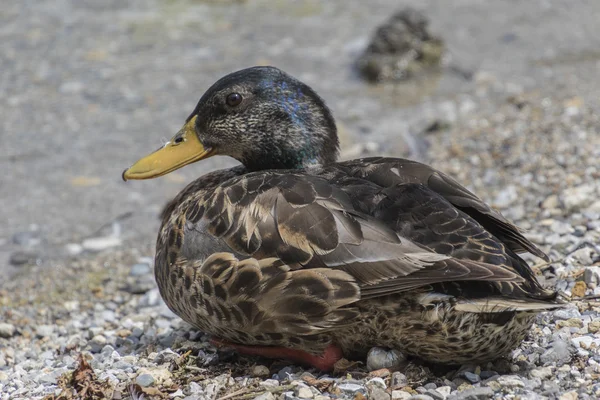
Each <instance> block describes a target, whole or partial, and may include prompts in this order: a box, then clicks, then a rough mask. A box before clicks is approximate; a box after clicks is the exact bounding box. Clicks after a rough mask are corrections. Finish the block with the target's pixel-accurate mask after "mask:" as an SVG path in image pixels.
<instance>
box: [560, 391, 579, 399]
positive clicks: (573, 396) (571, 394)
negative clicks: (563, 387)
mask: <svg viewBox="0 0 600 400" xmlns="http://www.w3.org/2000/svg"><path fill="white" fill-rule="evenodd" d="M578 397H579V396H578V395H577V392H576V391H572V392H567V393H564V394H563V395H561V396H560V397H559V398H558V399H559V400H577V398H578Z"/></svg>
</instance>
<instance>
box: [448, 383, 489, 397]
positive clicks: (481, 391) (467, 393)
mask: <svg viewBox="0 0 600 400" xmlns="http://www.w3.org/2000/svg"><path fill="white" fill-rule="evenodd" d="M493 395H494V391H493V390H492V389H491V388H489V387H487V386H482V387H474V388H469V389H465V390H462V391H459V392H456V393H454V394H451V395H450V396H448V397H447V399H448V400H487V399H491V398H492V396H493Z"/></svg>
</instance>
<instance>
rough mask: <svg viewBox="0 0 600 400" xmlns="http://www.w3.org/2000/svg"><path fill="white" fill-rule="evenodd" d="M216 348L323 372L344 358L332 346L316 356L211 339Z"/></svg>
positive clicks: (289, 350)
mask: <svg viewBox="0 0 600 400" xmlns="http://www.w3.org/2000/svg"><path fill="white" fill-rule="evenodd" d="M210 342H211V343H212V344H213V345H214V346H216V347H231V348H234V349H235V350H236V351H237V352H238V353H240V354H244V355H247V356H260V357H266V358H283V359H286V360H291V361H294V362H297V363H299V364H304V365H310V366H311V367H314V368H317V369H320V370H321V371H331V370H332V369H333V365H334V364H335V363H336V362H337V361H338V360H340V359H341V358H342V356H343V355H342V350H341V349H340V348H339V347H336V346H334V345H332V344H330V345H329V346H327V348H326V349H325V350H324V351H323V353H322V354H321V355H318V356H315V355H313V354H310V353H308V352H306V351H303V350H296V349H288V348H287V347H275V346H246V345H243V344H235V343H230V342H227V341H225V340H220V339H211V341H210Z"/></svg>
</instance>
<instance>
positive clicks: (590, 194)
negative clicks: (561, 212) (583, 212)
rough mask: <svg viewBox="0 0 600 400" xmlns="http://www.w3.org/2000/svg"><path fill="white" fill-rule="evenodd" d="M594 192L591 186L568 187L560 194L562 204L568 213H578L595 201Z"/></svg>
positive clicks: (593, 187) (594, 189) (593, 186)
mask: <svg viewBox="0 0 600 400" xmlns="http://www.w3.org/2000/svg"><path fill="white" fill-rule="evenodd" d="M595 191H596V188H595V185H593V184H584V185H581V186H576V187H570V188H569V189H568V190H566V191H565V193H563V194H562V201H563V204H564V205H565V208H566V209H567V211H568V212H571V213H572V212H576V211H579V210H580V209H582V208H585V207H586V206H587V205H589V204H591V203H592V201H594V200H596V196H595Z"/></svg>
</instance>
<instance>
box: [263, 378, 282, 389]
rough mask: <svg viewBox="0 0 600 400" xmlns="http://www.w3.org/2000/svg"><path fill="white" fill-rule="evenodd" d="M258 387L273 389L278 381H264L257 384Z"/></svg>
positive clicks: (277, 384)
mask: <svg viewBox="0 0 600 400" xmlns="http://www.w3.org/2000/svg"><path fill="white" fill-rule="evenodd" d="M259 385H260V386H266V387H275V386H279V381H278V380H277V379H265V380H264V381H262V382H259Z"/></svg>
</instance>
